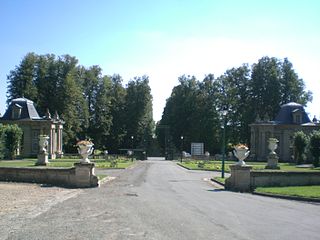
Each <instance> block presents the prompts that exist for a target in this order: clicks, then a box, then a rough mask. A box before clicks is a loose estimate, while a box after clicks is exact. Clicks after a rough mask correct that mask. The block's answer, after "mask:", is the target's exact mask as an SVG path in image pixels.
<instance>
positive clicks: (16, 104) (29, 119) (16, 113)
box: [0, 98, 64, 159]
mask: <svg viewBox="0 0 320 240" xmlns="http://www.w3.org/2000/svg"><path fill="white" fill-rule="evenodd" d="M0 123H2V124H17V125H18V126H19V127H20V128H21V129H22V131H23V139H22V143H21V146H20V149H19V152H20V155H21V156H22V157H35V156H37V154H38V152H39V135H47V136H49V138H50V139H49V146H48V154H49V157H50V158H51V159H55V158H57V157H61V156H62V155H63V151H62V143H63V142H62V135H63V124H64V122H63V121H62V120H61V119H59V116H58V114H57V113H56V114H55V115H54V117H53V118H51V114H50V113H49V111H48V112H47V114H46V116H44V117H40V116H39V114H38V112H37V110H36V108H35V106H34V103H33V102H32V101H31V100H29V99H26V98H17V99H13V100H12V102H11V103H10V105H9V106H8V109H7V110H6V112H5V114H4V115H3V117H1V118H0Z"/></svg>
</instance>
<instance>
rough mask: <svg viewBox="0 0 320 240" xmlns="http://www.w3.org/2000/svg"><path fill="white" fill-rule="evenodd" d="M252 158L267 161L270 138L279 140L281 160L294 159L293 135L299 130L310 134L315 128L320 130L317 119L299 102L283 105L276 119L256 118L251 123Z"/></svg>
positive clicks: (288, 160)
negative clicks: (264, 119)
mask: <svg viewBox="0 0 320 240" xmlns="http://www.w3.org/2000/svg"><path fill="white" fill-rule="evenodd" d="M250 129H251V140H250V151H251V154H250V155H251V159H252V160H256V161H266V160H267V156H268V154H269V152H270V150H269V149H268V139H269V138H276V139H278V140H279V143H278V148H277V150H276V152H277V154H278V156H279V160H280V161H283V162H292V161H294V159H293V135H294V133H295V132H297V131H303V132H304V133H306V134H310V133H311V132H312V131H313V130H320V124H319V122H318V121H317V119H315V118H314V119H313V120H312V121H310V119H309V117H308V115H307V113H306V112H305V110H304V108H303V106H302V105H301V104H298V103H294V102H291V103H288V104H284V105H282V106H281V109H280V111H279V113H278V115H277V116H276V118H275V120H274V121H261V120H256V122H255V123H252V124H250Z"/></svg>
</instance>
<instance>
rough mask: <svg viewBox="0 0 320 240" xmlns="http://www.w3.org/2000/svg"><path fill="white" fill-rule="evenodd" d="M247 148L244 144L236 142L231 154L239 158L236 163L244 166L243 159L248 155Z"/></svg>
mask: <svg viewBox="0 0 320 240" xmlns="http://www.w3.org/2000/svg"><path fill="white" fill-rule="evenodd" d="M248 150H249V148H248V147H247V146H246V145H244V144H238V145H236V146H235V147H234V150H233V154H234V156H235V157H236V158H237V159H238V160H239V161H238V162H237V163H236V165H238V166H244V165H246V163H245V161H244V160H245V159H246V158H247V157H248V156H249V153H250V151H248Z"/></svg>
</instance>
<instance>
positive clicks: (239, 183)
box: [225, 165, 252, 192]
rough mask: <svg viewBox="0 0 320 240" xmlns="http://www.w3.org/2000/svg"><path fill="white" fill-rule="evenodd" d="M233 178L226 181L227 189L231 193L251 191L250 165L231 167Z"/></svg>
mask: <svg viewBox="0 0 320 240" xmlns="http://www.w3.org/2000/svg"><path fill="white" fill-rule="evenodd" d="M229 167H230V170H231V176H230V177H229V178H227V179H226V182H225V189H226V190H231V191H240V192H249V191H250V190H251V182H250V171H251V169H252V167H251V166H248V165H242V166H241V165H230V166H229Z"/></svg>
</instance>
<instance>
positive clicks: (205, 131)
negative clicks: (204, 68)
mask: <svg viewBox="0 0 320 240" xmlns="http://www.w3.org/2000/svg"><path fill="white" fill-rule="evenodd" d="M311 100H312V93H311V92H310V91H306V90H305V85H304V82H303V80H302V79H300V78H299V77H298V75H297V74H296V73H295V71H294V69H293V66H292V64H291V63H290V62H289V60H288V59H287V58H285V59H284V60H280V59H277V58H269V57H262V58H261V59H259V61H258V62H257V63H255V64H253V65H252V66H251V67H250V66H249V65H248V64H243V65H242V66H240V67H237V68H231V69H228V70H227V71H226V72H225V73H224V74H223V75H221V76H219V77H217V78H215V77H214V76H213V74H208V75H207V76H206V77H205V78H204V79H203V80H202V81H199V80H197V79H196V78H195V77H194V76H185V75H183V76H181V77H179V84H178V85H177V86H175V87H174V88H173V90H172V93H171V95H170V97H169V98H168V99H167V102H166V106H165V108H164V111H163V114H162V119H161V121H160V122H159V123H158V125H159V126H164V125H165V126H167V128H168V129H170V131H169V132H170V136H166V137H165V136H164V131H163V130H161V129H158V130H157V134H158V136H159V139H160V142H161V143H162V146H163V147H164V146H165V145H166V144H167V142H165V141H168V139H172V142H173V144H174V146H175V148H176V149H179V148H180V147H179V146H180V145H181V140H180V136H184V137H185V138H184V142H185V143H186V144H187V145H188V146H190V142H204V143H205V147H206V150H208V151H210V152H213V153H217V152H220V148H221V137H220V136H221V135H222V134H221V129H222V126H223V121H224V120H226V138H227V141H226V143H229V144H236V143H239V142H242V143H246V144H250V129H249V124H251V123H253V122H254V120H255V119H256V118H257V117H260V118H264V119H266V120H271V119H274V117H275V116H276V114H277V113H278V111H279V109H280V106H281V105H282V104H285V103H288V102H290V101H294V102H297V103H300V104H302V105H304V106H305V105H306V104H307V103H308V102H309V101H311ZM223 110H226V111H227V114H226V116H225V117H224V116H223V115H222V112H223ZM225 118H226V119H225ZM165 138H166V139H165ZM188 149H189V148H187V149H186V150H188Z"/></svg>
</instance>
